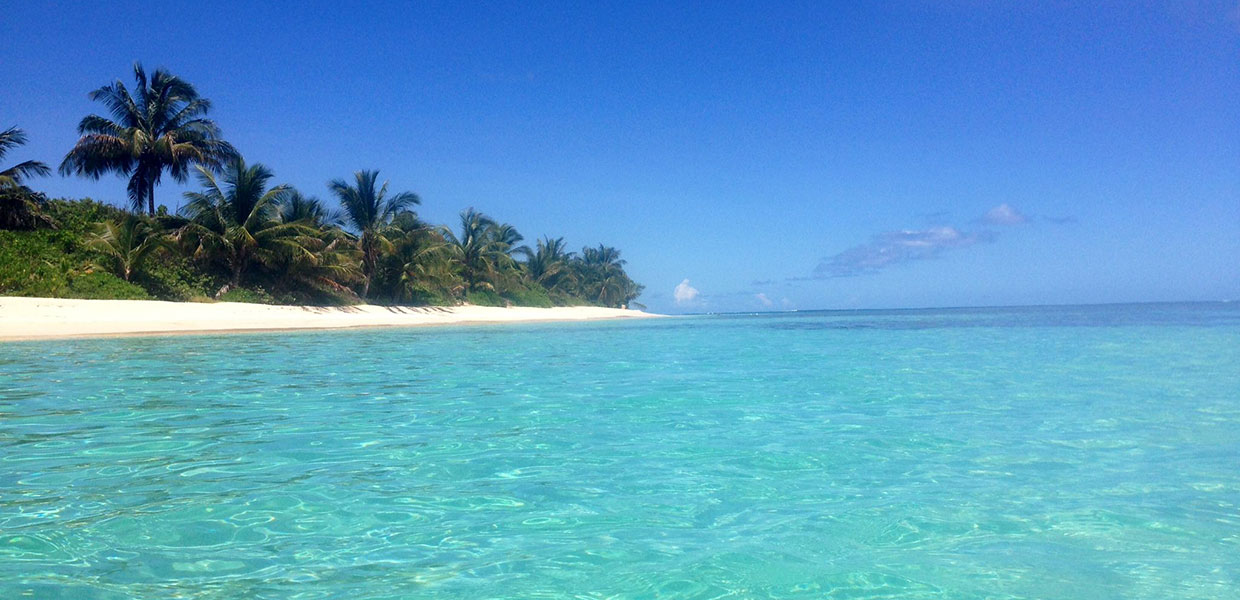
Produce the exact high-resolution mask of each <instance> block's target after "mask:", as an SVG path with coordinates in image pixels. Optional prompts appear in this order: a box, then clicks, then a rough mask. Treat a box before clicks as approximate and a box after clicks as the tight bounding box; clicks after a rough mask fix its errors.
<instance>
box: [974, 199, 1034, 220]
mask: <svg viewBox="0 0 1240 600" xmlns="http://www.w3.org/2000/svg"><path fill="white" fill-rule="evenodd" d="M982 222H983V223H985V224H987V225H1020V224H1022V223H1028V222H1029V217H1027V216H1025V213H1022V212H1020V210H1018V209H1017V208H1016V207H1015V206H1012V205H1011V204H1006V203H1005V204H1000V205H999V206H996V207H994V208H992V209H990V210H988V211H986V214H984V215H982Z"/></svg>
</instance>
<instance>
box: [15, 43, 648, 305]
mask: <svg viewBox="0 0 1240 600" xmlns="http://www.w3.org/2000/svg"><path fill="white" fill-rule="evenodd" d="M133 76H134V82H133V83H134V86H133V88H132V89H130V88H129V87H127V86H126V85H125V83H124V82H122V81H120V80H117V81H115V82H114V83H112V84H110V85H107V86H104V87H101V88H99V89H97V90H95V91H93V92H91V93H90V98H91V99H92V100H94V101H97V102H99V103H101V104H102V105H103V106H105V107H106V108H107V113H108V116H100V115H94V114H92V115H88V116H86V117H85V118H83V119H82V120H81V122H80V123H79V125H78V132H79V133H80V134H81V137H80V139H79V140H78V142H77V144H76V145H75V146H74V147H73V148H72V149H70V150H69V152H68V153H67V154H66V156H65V157H64V160H63V161H62V162H61V164H60V165H59V168H58V171H59V173H60V174H61V175H64V176H69V175H77V176H83V177H89V178H93V179H99V178H101V177H103V176H105V175H119V176H121V177H124V178H126V179H128V185H127V193H128V198H129V207H128V209H123V208H118V207H116V206H112V205H109V204H105V203H101V202H97V201H94V200H91V199H89V198H87V199H81V200H70V199H48V198H47V197H46V196H45V195H44V194H43V193H40V192H38V191H36V190H34V189H32V188H31V187H29V184H30V182H31V180H33V179H35V178H38V177H45V176H49V175H51V172H52V169H51V168H50V167H48V166H47V165H46V164H44V163H41V162H38V161H31V160H27V161H24V162H19V163H17V164H16V165H14V166H12V167H8V168H5V165H7V164H9V163H10V161H9V160H8V159H7V158H6V154H10V153H11V152H13V151H14V150H15V149H17V148H19V147H20V146H22V145H23V144H24V143H25V142H26V141H27V140H26V136H25V134H24V132H23V131H22V130H20V129H18V128H16V127H11V128H9V129H7V130H4V131H0V296H26V297H43V298H77V299H95V300H163V301H172V302H191V303H207V302H215V301H219V302H229V303H252V304H269V305H287V306H295V307H370V306H374V305H380V306H388V307H418V306H421V307H431V306H445V307H538V308H544V309H550V308H552V307H602V308H612V309H625V308H629V307H633V308H644V307H642V306H640V305H638V304H635V303H634V300H635V299H636V298H637V297H638V296H639V295H640V294H641V291H642V286H641V285H640V284H638V283H636V282H635V281H633V280H632V279H631V278H630V277H629V275H628V273H627V272H626V271H625V269H624V266H625V264H626V263H625V261H624V260H623V259H621V257H620V251H619V250H617V249H616V248H613V247H609V246H605V245H602V244H599V245H598V246H593V247H592V246H587V247H584V248H582V250H581V251H580V252H572V251H569V250H568V246H567V244H566V243H565V241H564V238H562V237H555V238H553V237H550V236H544V237H543V238H541V239H538V240H536V241H535V242H534V244H532V245H528V244H523V242H524V241H525V238H524V236H522V235H521V234H520V233H519V232H518V231H517V230H516V228H514V227H513V226H512V225H509V224H506V223H503V222H501V221H498V220H496V219H494V218H492V217H490V216H488V215H487V214H485V213H482V212H480V211H478V210H475V209H474V208H472V207H470V208H468V209H466V210H464V211H462V212H461V214H460V220H459V223H457V224H455V225H453V226H446V225H432V224H429V223H426V222H424V221H423V220H422V219H421V218H420V217H419V216H418V214H417V213H416V212H415V210H414V207H416V206H418V205H420V204H421V203H422V199H421V198H420V197H419V196H418V195H417V194H414V193H412V192H404V191H395V190H391V189H389V186H388V183H387V182H386V181H382V180H381V179H380V178H379V172H378V171H376V170H365V169H363V170H359V171H356V172H355V173H354V174H353V176H352V177H349V178H336V179H331V180H330V181H328V183H327V188H326V190H327V192H328V193H329V194H330V197H331V198H332V199H333V200H334V202H332V203H329V202H325V201H323V200H321V199H319V198H317V197H314V196H311V195H308V194H306V193H303V192H302V191H300V190H297V189H295V188H294V187H292V186H290V185H284V184H277V183H276V181H277V179H276V177H275V175H274V173H273V172H272V171H271V170H270V169H269V168H267V167H266V166H264V165H262V164H260V163H251V162H247V161H246V159H245V158H243V157H242V155H241V153H240V152H239V151H238V150H237V149H236V148H234V147H233V146H232V145H231V144H230V143H228V142H227V141H225V140H224V139H223V137H222V133H221V130H220V128H219V127H218V126H217V125H216V124H215V123H214V122H213V121H211V120H209V119H207V118H206V115H207V114H208V113H209V112H210V109H211V103H210V101H208V100H207V99H206V98H203V97H201V96H200V95H199V94H198V92H197V91H196V90H195V89H194V87H193V86H192V85H190V84H189V83H188V82H186V81H184V80H182V79H180V78H178V77H176V76H175V75H172V74H171V73H169V72H167V71H165V70H163V69H159V70H156V71H154V72H153V73H150V74H149V76H148V73H147V72H146V71H145V70H144V69H143V68H142V66H141V65H140V64H135V65H134V73H133ZM165 176H167V177H170V178H172V179H173V180H175V181H178V182H186V181H189V180H190V179H191V178H192V179H193V180H194V181H195V182H196V183H197V184H198V187H199V188H200V189H199V190H198V191H191V192H187V193H185V194H184V200H185V202H184V204H183V206H182V207H181V208H180V209H179V210H178V211H177V212H176V213H170V212H168V210H167V208H166V207H164V206H162V205H159V204H158V203H157V202H156V189H157V187H158V184H159V183H160V182H161V180H162V179H163V178H164V177H165ZM325 179H326V178H325ZM5 306H7V305H5ZM626 312H635V311H626ZM4 316H5V321H8V320H10V319H12V318H15V317H14V316H13V315H11V314H8V313H7V311H6V313H5V314H4Z"/></svg>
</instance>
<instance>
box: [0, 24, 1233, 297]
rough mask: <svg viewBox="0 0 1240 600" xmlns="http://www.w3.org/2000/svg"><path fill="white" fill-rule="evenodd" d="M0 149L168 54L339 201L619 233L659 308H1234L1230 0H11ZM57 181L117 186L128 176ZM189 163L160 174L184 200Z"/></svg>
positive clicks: (219, 117)
mask: <svg viewBox="0 0 1240 600" xmlns="http://www.w3.org/2000/svg"><path fill="white" fill-rule="evenodd" d="M3 13H4V19H3V20H0V57H2V60H0V80H2V81H4V82H5V83H4V85H3V87H2V88H0V127H10V126H18V127H21V128H22V129H24V130H25V131H26V133H27V135H28V137H29V138H30V142H29V144H27V145H26V146H25V147H23V148H20V149H18V150H16V151H14V152H12V153H11V154H10V156H9V157H8V158H7V159H6V161H16V160H28V159H37V160H42V161H44V162H47V163H49V164H51V165H53V166H55V165H57V164H59V162H60V160H61V159H62V158H63V156H64V154H65V153H66V152H67V151H68V150H69V149H70V148H71V147H72V146H73V143H74V142H75V141H76V139H77V132H76V129H75V128H76V125H77V122H78V121H79V120H80V119H81V118H82V117H83V116H85V115H87V114H89V113H92V112H99V113H102V112H103V111H104V108H103V107H102V105H98V104H94V103H92V102H91V101H90V100H89V99H88V98H87V94H88V92H90V91H91V90H93V89H95V88H98V87H100V86H103V85H105V84H108V83H110V82H112V81H114V80H116V79H123V80H124V81H125V82H126V83H129V82H130V81H131V80H132V65H133V63H134V62H135V61H140V62H142V63H143V64H144V65H145V66H146V67H147V68H148V70H149V69H153V68H155V67H165V68H167V69H168V70H170V71H171V72H173V73H174V74H177V75H179V76H181V77H183V78H184V79H186V80H188V81H189V82H191V83H192V84H194V85H195V86H196V88H197V89H198V91H199V92H200V93H201V94H202V95H203V96H205V97H207V98H209V99H210V100H211V101H212V102H213V105H214V108H213V110H212V112H211V117H212V118H214V119H215V120H216V122H217V123H218V124H219V125H220V127H221V128H222V130H223V134H224V137H225V138H226V139H228V140H229V141H231V142H232V143H233V144H234V145H235V146H237V147H238V148H239V149H240V150H241V152H242V153H243V154H244V155H245V157H246V159H247V160H248V161H249V162H261V163H263V164H265V165H267V166H269V167H270V168H271V169H272V170H273V171H274V172H275V175H276V180H277V181H278V182H281V183H288V184H291V185H294V186H296V187H297V188H298V189H300V190H302V191H303V192H305V193H308V194H311V195H317V196H319V197H322V198H324V199H328V198H329V196H328V193H327V189H326V182H327V181H329V180H330V179H334V178H349V177H351V174H352V173H353V172H354V171H357V170H359V169H379V170H380V172H381V179H387V180H389V181H390V184H391V187H392V189H394V190H408V191H413V192H416V193H418V194H419V195H420V196H421V198H422V201H423V204H422V206H421V207H420V208H419V209H418V212H419V214H420V215H421V216H422V217H423V218H424V219H426V220H429V221H431V222H434V223H455V222H456V219H457V214H458V213H459V212H460V211H461V210H463V209H465V208H467V207H476V208H477V209H479V210H482V211H484V212H486V213H487V214H489V215H491V216H493V217H495V218H497V219H498V220H500V221H504V222H508V223H511V224H513V225H515V226H516V227H517V228H518V230H520V231H521V232H522V233H523V234H524V235H525V237H526V238H527V240H530V241H531V242H532V240H534V239H535V238H537V237H541V236H543V235H550V236H553V237H559V236H563V237H564V238H565V239H566V240H567V242H568V243H569V245H570V246H571V247H573V248H579V247H581V246H586V245H597V244H599V243H605V244H607V245H610V246H615V247H617V248H620V249H621V251H622V253H623V257H624V258H625V259H627V261H628V265H627V268H628V270H629V272H630V274H631V275H632V276H633V278H634V279H636V280H637V281H639V282H640V283H643V284H644V285H645V286H646V290H645V292H644V293H643V295H642V297H641V298H640V299H639V301H640V302H642V303H644V304H645V305H646V306H648V307H649V308H650V309H651V310H655V311H660V312H667V313H692V312H724V311H759V310H792V309H799V310H806V309H839V308H843V309H848V308H897V307H932V306H990V305H1024V304H1073V303H1103V302H1144V301H1198V300H1240V4H1237V2H1235V1H1234V0H1233V1H1228V2H1208V1H1202V2H1194V1H1184V2H1168V3H1162V2H1127V1H1123V2H1109V1H1106V2H1098V3H1093V2H1088V3H1086V2H1038V3H1027V2H981V1H968V2H965V1H956V2H953V1H950V0H948V1H933V2H929V1H928V2H915V1H907V2H856V3H845V2H818V1H811V2H775V1H769V2H768V1H760V2H726V1H720V2H695V3H678V2H657V3H644V2H576V3H570V2H562V3H542V2H511V3H489V2H468V3H464V2H462V3H439V2H419V3H408V2H396V3H390V4H384V3H368V4H365V5H362V4H360V3H344V2H321V3H319V2H302V3H271V4H267V3H261V2H259V3H254V2H234V3H229V2H217V3H210V5H209V7H208V5H206V4H202V3H191V2H157V3H154V2H153V3H125V2H115V3H113V2H109V3H96V2H82V3H71V2H47V3H44V2H5V3H4V8H3ZM33 187H35V188H36V189H39V190H42V191H45V192H47V193H48V195H49V196H53V197H91V198H95V199H97V200H103V201H107V202H112V203H116V204H125V203H126V196H125V181H124V180H123V179H121V178H120V177H105V178H103V179H100V180H98V181H94V180H90V179H84V178H78V177H61V176H59V175H55V176H53V177H50V178H45V179H40V180H37V181H35V182H34V183H33ZM192 187H193V182H190V183H188V184H185V185H178V184H176V183H175V182H170V181H165V183H164V184H163V185H162V186H161V187H160V188H159V189H158V190H157V192H156V194H157V196H156V198H157V202H159V203H161V204H167V205H168V206H169V208H172V209H175V208H176V207H177V206H179V204H180V203H181V194H182V193H183V192H184V191H185V190H187V189H192Z"/></svg>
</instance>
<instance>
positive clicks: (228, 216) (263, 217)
mask: <svg viewBox="0 0 1240 600" xmlns="http://www.w3.org/2000/svg"><path fill="white" fill-rule="evenodd" d="M195 168H196V169H197V171H198V181H199V182H200V183H201V184H202V186H203V188H204V189H203V191H201V192H186V193H185V199H186V200H188V201H189V202H188V203H187V204H186V205H185V207H184V208H182V209H181V211H182V212H183V213H184V214H185V216H187V217H189V219H190V222H189V223H188V224H186V225H185V226H184V227H182V228H181V232H180V234H179V235H180V237H181V238H182V239H184V240H186V241H188V242H189V243H190V244H192V245H193V246H194V257H195V258H199V259H206V260H209V261H210V260H214V261H217V262H219V263H222V264H223V266H224V267H225V268H226V269H227V270H228V273H229V276H230V277H229V282H228V284H226V285H224V286H223V287H222V288H220V290H219V291H218V292H217V293H216V297H219V296H221V295H223V294H224V292H227V291H228V290H229V289H230V288H235V287H237V286H238V285H240V284H241V279H242V277H243V276H244V275H245V274H246V273H247V272H248V271H250V270H251V269H253V268H254V267H256V266H262V265H273V264H277V263H280V262H282V261H284V262H287V261H290V260H292V261H296V260H309V259H311V258H313V252H312V251H311V250H310V248H308V246H312V245H313V244H314V241H313V237H312V234H313V233H314V231H313V230H312V229H310V228H308V227H307V226H306V225H304V224H301V223H282V222H280V219H279V204H280V201H281V200H283V196H284V194H285V193H286V192H287V191H288V187H286V186H283V185H278V186H275V187H272V188H270V189H268V188H267V183H268V182H269V181H271V178H272V174H271V170H270V169H268V168H267V167H265V166H263V165H261V164H257V163H256V164H254V165H252V166H247V165H246V164H245V160H244V159H242V158H241V157H237V158H235V159H233V161H232V162H231V163H229V165H228V166H227V167H225V169H224V173H223V183H222V184H221V182H220V180H219V179H217V178H216V176H215V174H214V173H212V172H211V171H209V170H207V169H206V168H204V167H201V166H199V167H195Z"/></svg>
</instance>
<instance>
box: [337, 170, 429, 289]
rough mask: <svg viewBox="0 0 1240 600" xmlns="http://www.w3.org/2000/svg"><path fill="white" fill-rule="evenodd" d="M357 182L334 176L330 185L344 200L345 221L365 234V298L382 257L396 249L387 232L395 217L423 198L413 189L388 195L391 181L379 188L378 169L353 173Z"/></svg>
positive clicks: (363, 271) (363, 239)
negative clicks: (382, 254) (377, 184)
mask: <svg viewBox="0 0 1240 600" xmlns="http://www.w3.org/2000/svg"><path fill="white" fill-rule="evenodd" d="M353 178H354V180H355V183H354V184H349V183H348V182H346V181H345V180H343V179H334V180H332V181H331V182H329V183H328V184H327V186H328V188H329V189H331V192H332V194H334V195H335V196H336V198H338V199H339V200H340V205H341V207H343V209H344V217H345V220H346V221H347V222H348V223H349V225H351V226H352V227H353V229H355V230H356V231H357V233H358V234H360V235H361V239H360V240H359V246H360V247H361V250H362V297H363V298H365V297H367V295H368V294H369V293H370V282H371V279H372V278H373V277H374V275H375V267H376V266H377V265H378V263H379V256H380V254H381V253H383V252H385V251H389V250H390V249H391V248H392V242H391V240H389V239H388V238H387V237H386V236H385V233H387V231H386V230H387V228H388V225H389V224H391V222H392V219H393V218H395V217H396V215H398V214H400V213H401V212H405V211H407V210H409V207H411V206H413V205H415V204H421V203H422V200H421V199H420V198H418V195H417V194H414V193H413V192H401V193H399V194H392V195H390V196H389V195H388V182H386V181H384V182H383V185H381V186H378V187H376V182H377V180H378V178H379V172H378V171H358V172H356V173H354V174H353Z"/></svg>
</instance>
